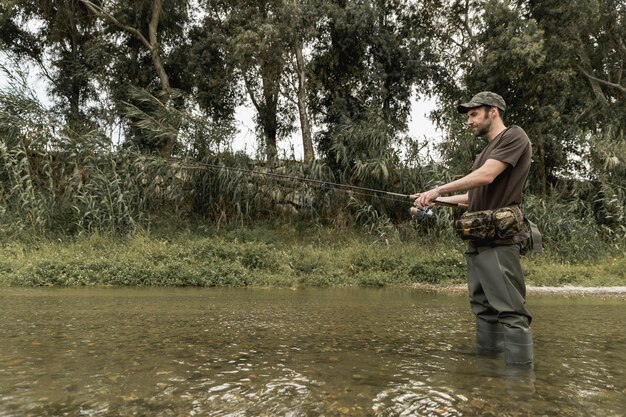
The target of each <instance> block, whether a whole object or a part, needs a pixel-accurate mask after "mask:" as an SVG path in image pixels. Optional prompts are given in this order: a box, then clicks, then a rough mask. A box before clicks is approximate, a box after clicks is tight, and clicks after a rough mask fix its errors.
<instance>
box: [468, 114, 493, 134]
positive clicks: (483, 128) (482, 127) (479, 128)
mask: <svg viewBox="0 0 626 417" xmlns="http://www.w3.org/2000/svg"><path fill="white" fill-rule="evenodd" d="M490 128H491V121H490V120H489V119H487V118H485V119H484V120H483V121H482V122H481V123H480V124H478V125H476V126H475V127H473V128H472V133H473V134H474V137H479V136H485V135H486V134H487V133H489V129H490Z"/></svg>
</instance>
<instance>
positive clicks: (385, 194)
mask: <svg viewBox="0 0 626 417" xmlns="http://www.w3.org/2000/svg"><path fill="white" fill-rule="evenodd" d="M177 163H178V164H179V165H180V166H181V167H183V168H187V169H203V168H210V169H217V170H221V169H225V170H227V171H237V172H243V173H246V174H250V175H263V176H266V177H271V178H278V179H282V180H292V181H293V180H295V181H300V182H305V183H310V184H314V185H317V186H320V187H322V188H324V187H331V188H335V189H338V190H342V191H351V192H354V193H356V194H361V195H367V196H371V195H372V194H377V195H378V197H379V198H382V199H386V200H391V201H401V200H400V199H402V200H407V199H409V198H410V197H411V195H410V194H401V193H394V192H392V191H384V190H377V189H375V188H367V187H359V186H357V185H349V184H342V183H338V182H331V181H323V180H316V179H313V178H304V177H296V176H293V175H287V174H278V173H275V172H259V171H253V170H251V169H246V168H240V167H229V166H226V165H217V164H210V163H207V162H197V161H194V162H191V163H190V162H185V161H181V162H178V161H177ZM389 197H394V198H389ZM433 203H435V204H437V205H440V206H445V207H458V204H455V203H448V202H445V201H440V200H433ZM411 214H412V215H413V216H415V215H417V216H419V217H430V216H432V211H431V210H430V209H429V208H424V209H422V208H419V207H412V208H411Z"/></svg>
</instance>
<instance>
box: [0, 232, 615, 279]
mask: <svg viewBox="0 0 626 417" xmlns="http://www.w3.org/2000/svg"><path fill="white" fill-rule="evenodd" d="M298 227H299V226H294V225H291V226H284V225H283V226H281V227H280V228H277V227H276V226H275V225H268V224H266V225H262V226H257V227H255V228H254V229H248V228H235V229H232V230H227V231H224V230H222V231H217V230H215V229H212V230H202V229H200V230H196V231H194V232H191V231H180V232H178V233H173V232H168V233H165V234H164V235H161V236H159V235H153V236H152V237H148V236H146V235H145V234H134V235H133V236H130V237H126V238H120V237H119V236H115V237H111V236H105V235H101V234H98V233H94V234H90V235H88V236H85V237H78V238H75V239H71V240H66V241H58V240H57V241H52V240H41V241H36V242H34V241H33V242H30V243H29V244H27V245H24V244H23V243H16V242H13V243H9V244H5V245H3V246H2V248H0V255H1V259H2V261H0V271H1V273H0V285H25V286H50V285H69V286H93V285H97V286H107V285H135V286H202V287H213V286H236V287H244V286H283V287H284V286H288V287H299V286H318V287H319V286H321V287H326V286H354V285H359V286H387V285H400V286H409V285H415V284H434V285H453V284H461V283H464V282H465V260H464V258H463V250H462V244H461V243H460V242H458V241H448V242H446V243H443V242H435V243H433V242H432V241H430V240H429V239H428V238H427V237H424V236H419V235H417V232H416V230H415V229H411V231H410V232H407V236H405V238H406V239H407V240H406V241H405V240H403V239H400V238H399V237H396V238H394V239H385V240H381V239H375V238H373V237H372V235H370V234H368V233H364V232H363V231H358V230H349V229H341V230H337V229H335V230H331V229H328V228H325V229H319V228H317V229H316V228H309V229H304V230H303V229H299V228H298ZM523 265H524V269H525V270H526V275H527V281H528V283H529V284H531V285H540V286H558V285H564V284H568V285H587V286H608V285H623V283H624V280H625V279H626V272H625V271H626V261H625V258H624V257H619V258H618V257H615V258H610V259H602V260H601V261H594V262H590V263H585V264H575V265H571V264H568V263H563V262H557V261H555V260H554V259H551V258H550V257H547V258H546V257H537V256H531V257H529V258H524V260H523Z"/></svg>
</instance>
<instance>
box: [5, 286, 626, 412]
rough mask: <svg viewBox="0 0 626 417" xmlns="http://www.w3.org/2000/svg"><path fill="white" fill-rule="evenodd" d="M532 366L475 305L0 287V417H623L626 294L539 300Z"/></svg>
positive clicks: (342, 296) (288, 294)
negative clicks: (479, 330)
mask: <svg viewBox="0 0 626 417" xmlns="http://www.w3.org/2000/svg"><path fill="white" fill-rule="evenodd" d="M528 306H529V309H530V311H531V312H532V313H533V314H534V321H533V326H532V328H533V334H534V339H535V370H534V371H532V372H526V373H520V374H511V373H510V372H508V371H507V370H506V369H505V368H504V366H503V360H502V358H500V359H497V358H496V359H494V358H485V357H478V356H474V355H472V354H470V353H468V351H470V350H471V348H472V345H473V341H474V330H473V329H474V327H473V326H474V325H473V317H472V315H471V313H470V311H469V305H468V301H467V296H466V295H465V294H442V293H432V292H425V291H420V290H413V289H397V288H393V289H364V288H348V289H297V290H291V289H275V288H274V289H177V288H157V289H152V288H111V289H108V288H78V289H67V288H63V289H62V288H0V417H8V416H11V417H12V416H16V417H18V416H19V417H23V416H131V415H133V416H176V417H178V416H229V417H236V416H242V417H243V416H289V417H296V416H511V417H518V416H560V417H562V416H607V417H611V416H623V415H625V412H626V375H625V373H626V332H625V331H624V324H625V323H626V308H625V307H626V303H625V301H624V298H623V297H610V296H563V295H533V294H531V295H530V296H529V299H528Z"/></svg>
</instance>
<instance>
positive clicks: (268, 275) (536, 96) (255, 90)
mask: <svg viewBox="0 0 626 417" xmlns="http://www.w3.org/2000/svg"><path fill="white" fill-rule="evenodd" d="M625 21H626V7H625V6H624V3H623V2H621V1H617V0H605V1H600V2H597V1H590V0H589V1H588V0H581V1H579V2H576V4H575V5H572V4H571V2H565V1H562V0H553V1H542V2H535V1H527V0H520V1H504V2H502V1H494V0H449V1H443V2H442V1H439V0H428V1H420V2H410V1H404V0H394V1H375V0H372V1H359V2H357V1H349V0H348V1H334V0H316V1H308V0H284V1H283V0H267V1H248V0H237V1H232V2H221V1H214V0H198V1H189V0H175V1H174V0H172V1H168V2H162V1H160V0H151V1H141V2H136V1H131V2H124V1H119V0H106V1H90V0H63V1H56V0H55V1H50V0H36V1H32V0H29V1H26V0H15V1H12V2H9V3H7V2H3V3H0V56H1V57H2V62H1V63H0V70H1V71H2V73H3V75H4V77H3V78H2V84H0V232H1V234H0V243H1V244H2V248H3V249H2V250H5V251H7V257H5V259H12V258H11V256H9V254H11V253H15V254H16V256H18V259H20V262H18V263H16V262H13V261H5V263H4V264H3V266H2V268H3V270H4V271H6V274H4V275H3V278H1V279H2V280H3V281H4V282H5V283H11V284H22V285H23V284H32V285H40V284H50V283H58V284H73V285H78V284H94V283H102V284H124V283H126V284H140V285H156V284H168V285H249V284H270V285H279V284H281V283H282V284H285V285H299V284H311V285H334V284H341V285H347V284H361V285H381V284H387V283H390V284H406V283H411V282H424V281H429V280H430V281H432V282H447V281H450V282H453V281H455V280H456V279H458V276H460V275H461V276H462V275H463V274H462V271H461V269H462V268H461V266H460V264H462V258H459V256H460V255H459V254H460V253H461V252H462V251H461V249H460V248H459V247H458V245H459V242H458V241H456V240H455V239H456V238H454V237H453V236H452V233H451V226H450V224H451V223H452V220H453V219H454V216H457V215H458V212H456V211H454V210H450V209H438V210H437V215H436V216H434V217H433V218H429V219H424V220H422V221H417V220H410V219H409V218H408V202H405V201H397V199H392V198H389V197H388V196H385V195H381V194H378V195H373V194H371V193H369V194H363V193H358V192H354V191H352V192H346V190H336V189H332V187H324V186H322V182H333V183H342V184H351V185H355V186H360V187H367V188H374V189H379V190H388V191H392V192H395V193H402V194H410V193H413V192H415V191H419V190H423V189H426V188H428V187H432V186H433V185H434V184H437V183H441V182H443V181H449V180H451V179H454V178H458V177H459V176H462V175H464V174H466V173H467V170H468V168H469V166H470V165H471V161H472V159H473V157H474V155H475V154H476V152H477V150H478V149H480V147H481V146H482V144H481V143H479V142H478V141H476V140H473V138H471V135H470V134H469V132H468V131H467V129H466V128H465V127H464V126H463V120H462V118H460V117H459V115H458V114H457V113H456V110H455V109H456V103H458V102H459V100H462V99H467V98H468V97H470V96H471V95H472V94H473V93H475V92H476V91H480V90H485V89H489V90H494V91H498V92H500V93H501V94H502V95H503V96H504V97H505V98H506V101H507V103H508V105H509V109H508V111H507V114H506V117H507V123H508V124H518V125H520V126H522V127H523V128H524V129H525V130H526V131H527V132H528V134H529V137H530V138H531V140H532V142H533V146H534V150H535V156H534V163H533V168H532V171H531V177H530V179H529V181H528V186H527V193H526V195H527V201H526V203H525V208H526V212H527V213H528V216H529V217H530V218H531V219H533V220H534V221H535V222H536V223H538V224H539V226H540V229H541V230H542V231H543V233H544V239H545V247H546V253H545V255H543V256H542V258H540V259H541V260H539V259H536V260H535V259H534V258H533V259H531V260H529V261H528V262H527V266H528V270H529V279H530V280H531V281H534V282H536V283H547V282H552V283H565V282H574V283H579V282H581V281H580V280H582V281H584V282H596V283H605V282H611V283H617V282H620V281H619V280H620V279H621V280H622V281H621V282H622V283H623V282H624V281H623V274H622V275H620V274H619V270H620V268H621V267H622V266H623V262H622V261H621V259H623V258H624V255H625V252H626V251H625V243H624V242H626V222H625V219H626V159H625V155H626V137H625V130H626V118H625V117H624V114H626V107H625V106H626V84H625V81H624V77H623V74H624V62H626V59H625V58H626V48H625V47H624V45H625V41H624V40H625V39H626V24H624V23H625ZM25 68H34V69H35V71H36V75H37V76H38V77H41V78H43V79H45V80H46V82H47V85H48V86H49V91H48V92H47V93H48V96H49V97H51V99H52V104H50V105H45V106H44V105H43V104H41V103H40V102H39V101H38V100H37V98H36V94H35V92H34V91H33V90H32V89H31V87H30V83H29V78H28V76H29V74H28V73H25V72H24V69H25ZM415 92H417V95H418V97H420V98H421V97H426V96H435V97H437V99H438V103H439V106H438V110H437V111H436V112H434V114H433V115H432V117H433V120H435V121H436V123H437V124H438V125H439V126H440V127H441V128H442V129H443V130H444V131H445V136H444V138H443V139H442V140H441V141H440V142H438V143H437V144H433V143H431V142H430V141H429V139H427V138H410V137H407V136H406V134H405V132H406V129H407V123H408V118H409V110H410V99H411V96H412V95H413V94H415ZM245 102H249V103H251V106H252V107H253V108H254V110H255V112H256V118H255V120H256V124H257V141H258V143H259V145H260V149H261V152H260V153H259V154H258V155H254V156H250V155H245V154H234V153H232V152H230V151H229V149H230V143H231V142H232V140H233V137H234V135H235V133H236V129H235V109H236V108H237V106H238V105H241V104H243V103H245ZM296 126H298V128H299V130H300V132H301V136H302V143H303V149H304V151H305V152H304V153H305V154H304V158H303V159H304V160H303V161H299V160H296V159H295V158H293V157H287V156H286V155H279V154H278V152H277V144H278V143H279V142H280V140H281V138H284V137H286V136H289V135H294V134H296V131H297V130H298V129H297V128H296ZM220 167H227V168H220ZM266 173H278V174H280V175H284V176H283V177H276V176H267V175H265V174H266ZM287 177H298V178H306V179H307V180H309V181H300V180H289V179H288V178H287ZM315 181H317V182H315ZM266 222H270V223H269V224H273V225H274V227H273V228H272V229H271V231H270V230H267V229H266V226H260V225H261V224H268V223H266ZM197 228H206V229H207V230H206V235H203V234H201V233H188V234H184V233H183V234H181V232H180V230H192V229H197ZM248 228H251V230H252V232H250V233H252V234H253V235H256V234H257V233H260V231H264V232H266V233H268V234H271V235H277V236H279V237H280V239H279V241H278V242H274V241H266V240H263V239H256V238H255V239H249V240H245V242H244V241H241V240H238V238H235V237H233V236H235V235H236V234H238V233H240V234H244V235H245V234H246V233H247V232H246V230H247V229H248ZM292 229H293V230H300V229H301V230H303V231H306V232H307V233H308V234H310V235H311V236H314V238H312V239H314V240H311V241H308V240H298V239H297V238H296V237H295V235H294V233H295V232H293V231H292ZM168 230H169V234H168V233H166V232H165V231H168ZM342 234H347V235H348V236H351V237H352V238H351V239H348V240H342V239H338V236H341V235H342ZM329 236H332V238H331V237H329ZM315 239H317V240H315ZM325 239H327V240H325ZM425 239H426V240H425ZM118 240H119V243H116V242H118ZM335 240H337V243H335ZM361 240H362V241H363V242H360V241H361ZM426 241H427V242H429V243H428V244H425V242H426ZM98 242H106V245H105V246H103V247H106V248H117V249H119V254H118V253H117V251H106V253H102V252H103V251H98V250H97V249H96V247H97V245H98V244H102V243H98ZM164 242H169V243H167V244H166V243H164ZM242 242H243V243H242ZM294 243H297V244H294ZM340 243H345V246H339V244H340ZM82 245H85V248H86V249H85V251H87V252H83V251H82V249H80V248H81V247H82ZM424 247H428V248H430V249H433V248H435V249H436V250H434V249H433V250H429V251H428V252H420V249H419V248H424ZM53 248H57V249H58V251H60V252H63V256H62V257H59V256H58V255H57V256H53V255H52V254H53V252H54V251H53ZM89 248H92V249H89ZM220 248H222V249H220ZM228 248H230V251H229V250H227V249H228ZM327 248H330V249H327ZM410 248H412V249H410ZM89 250H91V251H92V252H89ZM72 251H73V252H72ZM142 251H145V252H142ZM413 251H417V252H420V253H421V254H423V256H424V257H423V258H421V257H417V258H416V257H415V256H414V253H413ZM109 252H111V253H109ZM356 252H359V254H358V255H357V254H356ZM144 253H145V254H146V256H147V258H146V259H152V261H151V263H150V262H148V261H146V260H142V259H143V258H142V254H144ZM443 253H445V254H447V255H446V256H443V255H441V254H443ZM19 254H22V255H19ZM24 254H28V256H26V255H24ZM121 254H123V255H121ZM201 254H204V255H206V256H205V257H203V256H204V255H202V256H201ZM281 254H282V255H281ZM20 256H22V257H20ZM153 256H154V257H156V258H151V257H153ZM420 256H421V255H420ZM97 257H103V258H97ZM64 258H65V259H66V261H60V260H59V259H64ZM283 258H285V259H283ZM405 258H406V259H405ZM98 259H100V260H98ZM185 259H186V260H187V261H184V260H185ZM416 259H418V260H419V263H417V264H416V263H414V261H415V260H416ZM614 259H617V261H614ZM162 260H167V262H165V261H162ZM583 263H592V265H591V266H589V267H587V266H581V265H583ZM229 267H230V268H231V269H229ZM580 268H582V269H580ZM622 270H623V268H622ZM142 271H146V275H145V276H143V277H142V276H141V274H142ZM147 271H150V272H149V273H148V272H147ZM307 271H308V272H307ZM543 271H551V272H550V273H551V277H548V276H547V275H546V273H544V272H543ZM589 271H595V272H596V273H601V274H604V275H603V278H602V281H601V282H600V281H597V280H599V279H600V278H597V280H595V281H594V279H593V278H591V275H590V278H589V280H590V281H587V279H588V278H586V277H585V274H587V273H589V274H591V272H589ZM124 272H126V273H127V276H125V277H124V276H123V273H124ZM203 274H204V275H203ZM578 275H580V276H578ZM94 280H95V281H94Z"/></svg>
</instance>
